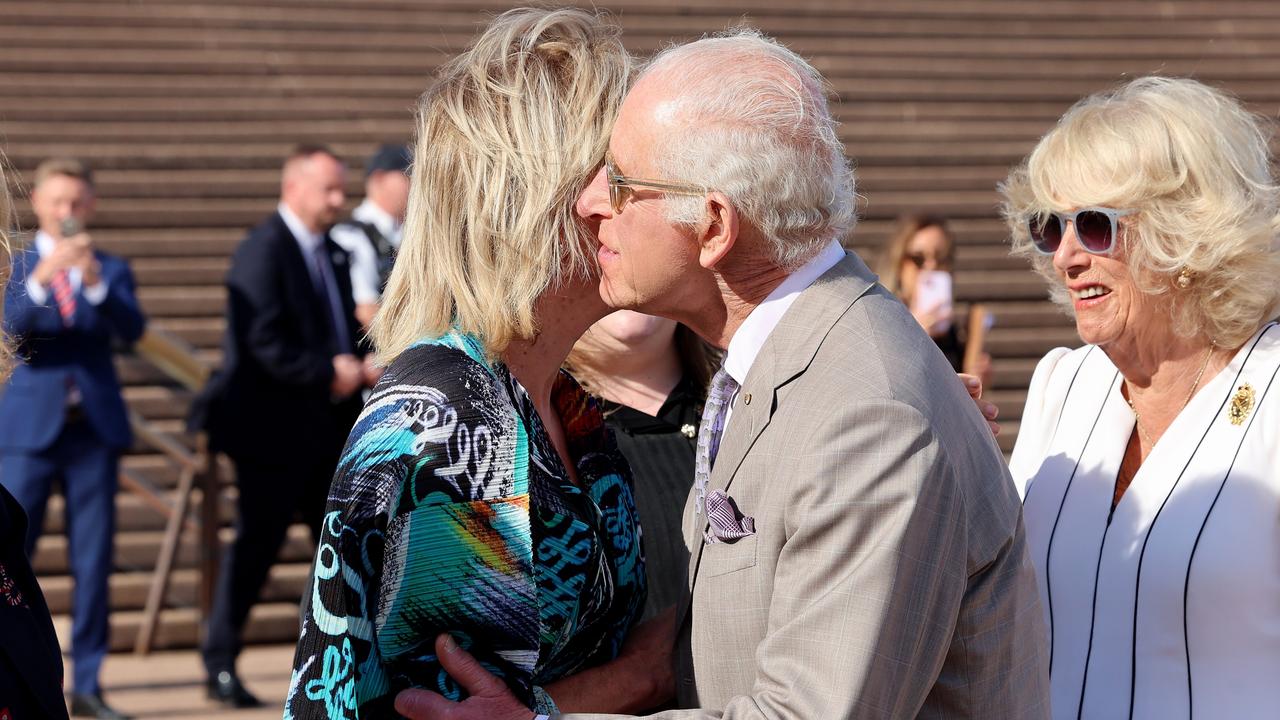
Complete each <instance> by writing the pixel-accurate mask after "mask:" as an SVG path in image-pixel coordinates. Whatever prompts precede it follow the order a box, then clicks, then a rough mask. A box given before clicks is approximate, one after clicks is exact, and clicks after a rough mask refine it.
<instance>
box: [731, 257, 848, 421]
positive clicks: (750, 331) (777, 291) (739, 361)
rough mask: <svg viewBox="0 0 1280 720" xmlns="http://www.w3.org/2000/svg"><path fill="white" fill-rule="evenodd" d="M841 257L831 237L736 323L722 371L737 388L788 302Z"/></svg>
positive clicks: (733, 400)
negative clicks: (823, 246)
mask: <svg viewBox="0 0 1280 720" xmlns="http://www.w3.org/2000/svg"><path fill="white" fill-rule="evenodd" d="M844 256H845V250H844V248H843V247H841V246H840V243H838V242H836V241H834V240H832V241H831V242H830V243H829V244H828V245H827V246H826V247H825V248H823V249H822V251H821V252H819V253H818V255H817V256H816V257H814V258H813V259H812V260H810V261H809V262H807V263H805V264H804V265H801V266H800V267H799V268H798V269H797V270H796V271H795V272H793V273H791V274H790V275H788V276H787V278H786V279H785V280H783V281H782V283H781V284H780V285H778V287H776V288H774V289H773V292H771V293H769V296H768V297H766V298H765V299H764V302H762V303H760V304H759V305H757V306H756V307H755V309H753V310H752V311H751V313H750V314H748V315H747V319H746V320H743V321H742V325H740V326H738V330H737V332H735V333H734V334H733V338H731V339H730V340H729V349H728V350H727V351H725V354H724V370H725V372H726V373H728V374H729V377H731V378H733V379H734V381H736V382H737V383H738V386H739V387H741V386H742V384H743V383H745V382H746V381H747V373H748V372H750V371H751V366H752V365H753V364H754V363H755V361H756V356H757V355H759V354H760V350H761V348H763V347H764V343H765V341H766V340H768V339H769V335H771V334H772V333H773V329H774V328H775V327H777V326H778V322H780V321H781V320H782V316H783V315H786V314H787V310H789V309H791V305H792V303H794V302H795V301H796V298H798V297H800V293H802V292H804V291H805V290H806V289H808V287H809V286H810V285H812V284H813V283H814V282H815V281H816V280H817V279H818V278H820V277H822V275H823V274H824V273H826V272H827V271H828V270H830V269H831V268H833V267H835V266H836V263H838V262H840V261H841V260H843V259H844ZM737 400H738V396H737V393H734V396H733V398H732V399H731V400H730V402H729V408H728V409H727V410H726V411H725V416H724V430H723V431H722V432H724V433H727V432H728V428H729V420H730V419H732V418H733V406H734V405H735V404H736V403H737Z"/></svg>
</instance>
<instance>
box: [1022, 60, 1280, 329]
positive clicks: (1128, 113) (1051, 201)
mask: <svg viewBox="0 0 1280 720" xmlns="http://www.w3.org/2000/svg"><path fill="white" fill-rule="evenodd" d="M1262 123H1263V121H1262V120H1261V119H1260V118H1256V117H1255V116H1253V115H1252V114H1251V113H1249V112H1248V111H1246V110H1245V109H1244V107H1242V106H1241V104H1240V103H1239V102H1238V101H1237V100H1235V99H1234V98H1232V97H1229V96H1228V95H1226V94H1225V93H1223V92H1222V91H1220V90H1216V89H1214V88H1211V87H1209V86H1207V85H1204V84H1201V83H1199V82H1196V81H1195V80H1190V79H1185V78H1162V77H1145V78H1140V79H1137V80H1134V81H1132V82H1130V83H1128V84H1126V85H1123V86H1121V87H1119V88H1117V89H1115V90H1112V91H1109V92H1105V93H1099V94H1097V95H1092V96H1090V97H1087V98H1085V99H1083V100H1081V101H1080V102H1078V103H1076V105H1075V106H1074V107H1072V108H1071V109H1070V110H1068V111H1067V114H1066V115H1064V116H1063V117H1062V119H1061V120H1059V121H1058V124H1057V126H1056V127H1055V128H1054V129H1053V130H1052V131H1050V132H1049V133H1048V134H1047V135H1045V136H1044V137H1043V138H1042V139H1041V140H1040V142H1039V144H1038V145H1036V148H1035V150H1033V151H1032V153H1031V155H1030V156H1028V158H1027V159H1026V161H1025V162H1024V163H1023V164H1022V165H1021V166H1019V167H1017V168H1015V169H1014V170H1013V171H1012V172H1011V173H1010V175H1009V177H1008V179H1006V180H1005V181H1004V182H1003V183H1002V184H1001V186H1000V192H1001V194H1002V195H1003V198H1004V201H1003V204H1002V211H1003V214H1004V216H1005V219H1006V221H1007V222H1008V224H1009V228H1010V230H1011V232H1012V242H1013V252H1014V253H1015V254H1018V255H1022V256H1025V257H1029V258H1031V260H1032V262H1033V264H1034V266H1035V268H1036V270H1037V271H1039V272H1040V274H1041V275H1043V276H1044V277H1045V278H1047V279H1048V280H1049V281H1050V284H1051V287H1053V293H1052V294H1053V297H1054V300H1055V301H1057V302H1059V304H1062V305H1064V306H1065V307H1067V308H1070V298H1069V297H1067V293H1066V291H1065V288H1063V287H1062V284H1061V283H1060V282H1059V281H1058V279H1057V278H1056V276H1055V275H1054V272H1053V267H1052V259H1051V258H1050V257H1048V256H1045V255H1040V254H1038V253H1037V252H1036V251H1035V249H1034V248H1033V246H1032V244H1031V238H1030V236H1029V233H1028V231H1027V220H1028V219H1029V218H1030V217H1033V216H1035V215H1037V214H1040V215H1043V214H1044V213H1046V212H1048V211H1065V210H1070V209H1075V208H1080V207H1088V206H1104V207H1111V208H1117V209H1131V210H1136V211H1137V213H1136V215H1133V216H1129V217H1128V218H1122V219H1121V238H1120V241H1121V242H1123V243H1124V247H1125V253H1126V257H1127V264H1128V266H1129V268H1130V272H1131V274H1132V277H1133V279H1134V282H1135V284H1136V287H1138V288H1139V290H1141V291H1142V292H1145V293H1147V294H1149V295H1153V296H1161V295H1167V296H1169V300H1170V301H1166V302H1165V303H1164V304H1165V306H1166V307H1168V308H1169V311H1170V321H1171V324H1172V325H1171V326H1172V328H1173V330H1174V331H1175V332H1176V333H1178V334H1179V335H1181V336H1184V337H1193V336H1196V335H1204V336H1206V337H1207V338H1208V339H1209V340H1210V341H1212V342H1214V343H1216V344H1217V345H1219V346H1221V347H1229V348H1235V347H1238V346H1240V345H1241V344H1243V343H1244V341H1245V340H1247V339H1248V338H1249V337H1250V336H1251V335H1253V333H1255V332H1256V331H1257V329H1258V328H1259V327H1260V326H1261V325H1262V324H1263V323H1265V322H1266V321H1267V320H1270V319H1271V318H1273V317H1274V316H1275V315H1276V312H1277V310H1278V309H1280V282H1277V281H1276V278H1277V277H1280V243H1278V242H1277V239H1278V238H1280V188H1278V187H1277V185H1276V182H1275V180H1274V177H1273V175H1272V169H1271V157H1270V154H1269V152H1268V148H1267V140H1268V137H1267V133H1264V131H1263V124H1262ZM1184 270H1185V271H1187V272H1189V273H1191V274H1192V283H1191V285H1190V287H1188V288H1186V289H1180V288H1178V287H1177V285H1176V280H1177V277H1178V274H1179V273H1182V272H1183V271H1184Z"/></svg>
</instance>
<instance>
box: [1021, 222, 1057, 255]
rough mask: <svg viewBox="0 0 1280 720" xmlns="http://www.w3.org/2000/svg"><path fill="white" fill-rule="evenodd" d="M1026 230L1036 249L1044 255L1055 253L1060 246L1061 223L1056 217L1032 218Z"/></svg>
mask: <svg viewBox="0 0 1280 720" xmlns="http://www.w3.org/2000/svg"><path fill="white" fill-rule="evenodd" d="M1027 229H1028V231H1029V232H1030V233H1031V242H1032V243H1034V244H1035V246H1036V249H1037V250H1039V251H1040V252H1042V253H1045V254H1046V255H1052V254H1053V253H1055V252H1057V251H1058V246H1059V245H1061V244H1062V221H1061V220H1059V219H1058V216H1056V215H1044V216H1035V217H1032V218H1031V221H1030V223H1029V227H1028V228H1027Z"/></svg>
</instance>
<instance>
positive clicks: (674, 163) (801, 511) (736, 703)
mask: <svg viewBox="0 0 1280 720" xmlns="http://www.w3.org/2000/svg"><path fill="white" fill-rule="evenodd" d="M853 204H854V192H853V177H852V173H851V172H850V171H849V169H848V167H847V164H846V161H845V159H844V156H843V148H842V146H841V144H840V142H839V140H838V139H837V137H836V133H835V129H834V122H833V121H832V119H831V117H830V113H829V110H828V107H827V103H826V99H825V96H824V87H823V82H822V79H821V77H820V76H819V75H818V73H817V72H816V71H815V70H814V69H813V68H812V67H810V66H809V65H808V64H807V63H805V62H804V61H803V60H801V59H800V58H799V57H797V56H796V55H795V54H793V53H791V52H790V51H788V50H787V49H785V48H783V47H782V46H780V45H778V44H776V43H773V42H771V41H769V40H767V39H764V38H761V37H759V36H757V35H755V34H751V33H739V34H736V35H734V36H731V37H722V38H712V39H706V40H701V41H698V42H695V43H691V44H689V45H685V46H682V47H678V48H673V49H671V50H668V51H666V52H664V53H663V54H661V55H660V56H658V57H657V58H656V59H655V60H654V61H653V63H651V64H650V66H649V67H648V69H647V70H646V71H645V72H644V73H643V74H642V75H641V77H640V78H639V80H638V81H637V82H636V85H635V86H634V88H633V89H632V90H631V92H630V94H629V95H628V96H627V99H626V102H625V103H624V104H623V107H622V110H621V113H620V115H619V118H618V120H617V124H616V125H615V127H614V131H613V135H612V138H611V140H610V154H609V157H608V158H607V160H606V164H605V168H604V169H602V170H601V172H600V174H599V175H598V176H597V177H596V178H595V179H594V180H593V181H592V182H591V184H590V186H589V187H588V188H587V189H586V191H585V192H584V193H583V194H582V196H581V198H580V199H579V201H578V212H579V214H580V215H582V216H583V217H584V218H586V219H587V220H588V221H589V222H591V223H593V224H595V225H596V226H598V234H599V238H600V250H599V260H600V266H601V272H602V279H601V293H602V295H603V296H604V297H605V299H606V300H607V301H608V302H609V303H610V304H611V305H614V306H617V307H628V308H636V309H639V310H642V311H644V312H648V313H654V314H659V315H666V316H668V317H672V318H674V319H676V320H679V321H681V322H684V323H686V324H688V325H689V326H691V327H692V328H694V329H695V330H696V331H697V332H698V333H699V334H700V335H702V336H703V337H705V338H706V339H707V340H709V341H711V342H712V343H714V344H716V345H718V346H720V347H723V348H725V349H726V355H725V360H724V366H723V368H722V370H721V372H719V373H717V376H716V378H715V379H714V380H713V381H712V389H711V395H710V397H709V398H708V401H707V407H706V410H705V411H704V416H703V423H702V429H701V431H700V437H699V458H698V465H699V468H698V470H699V471H698V477H697V478H696V479H695V490H694V492H693V493H691V495H690V498H689V502H688V505H687V508H686V513H685V517H686V520H685V541H686V543H687V544H688V545H689V548H690V552H691V560H690V566H689V578H690V580H689V595H688V598H687V609H686V610H685V613H684V615H683V621H682V624H681V628H680V631H679V633H678V639H677V640H676V650H675V676H676V680H675V683H676V687H675V691H676V695H677V701H678V705H679V706H680V707H682V708H687V709H682V710H668V711H665V712H663V713H660V715H659V717H664V718H766V717H767V718H811V719H814V720H817V719H819V718H823V719H825V718H906V717H945V718H959V717H993V718H994V717H999V718H1038V717H1048V704H1047V697H1048V695H1047V693H1048V672H1047V652H1046V645H1047V636H1046V634H1045V631H1044V625H1043V621H1042V616H1041V610H1040V605H1039V602H1038V600H1037V591H1036V585H1035V578H1034V575H1033V570H1032V567H1031V564H1030V562H1029V558H1028V557H1027V551H1026V542H1025V538H1024V534H1023V529H1022V523H1021V512H1020V505H1019V501H1018V497H1017V494H1016V492H1015V490H1014V487H1013V484H1012V482H1011V480H1010V478H1009V475H1008V472H1007V470H1006V469H1005V466H1004V463H1003V460H1002V458H1001V455H1000V452H999V450H998V449H997V447H996V445H995V444H994V443H993V442H992V439H991V437H990V434H989V433H988V430H987V427H986V425H985V424H984V422H983V419H982V417H981V416H980V415H979V414H978V412H976V411H975V409H974V407H973V404H972V403H971V402H970V401H969V399H968V397H967V396H966V394H965V390H964V388H963V387H962V386H961V384H960V383H959V382H957V381H956V380H955V375H954V374H953V373H952V372H951V370H950V369H949V366H948V365H947V363H946V361H945V360H944V359H943V357H942V356H941V354H940V353H939V352H938V351H937V348H936V346H935V345H934V344H933V343H932V342H931V341H930V340H929V338H928V337H927V336H926V335H925V334H924V333H923V332H922V331H921V330H920V328H919V326H918V325H917V324H916V323H915V322H914V321H913V320H912V318H911V315H910V314H909V313H908V312H907V310H906V308H904V307H903V306H902V304H901V303H899V302H898V301H897V300H896V299H894V297H893V296H892V295H891V294H890V293H889V292H887V291H886V290H885V289H884V288H883V287H881V286H879V285H878V284H876V281H875V277H874V275H872V274H871V272H870V271H869V270H868V269H867V268H866V266H865V265H864V264H863V263H862V262H861V261H860V260H859V259H858V258H857V256H855V255H853V254H850V253H846V252H845V251H844V250H843V249H842V248H841V246H840V242H839V241H840V238H841V237H842V236H843V235H844V234H846V233H847V232H848V231H849V230H850V229H851V228H852V226H853V224H854V212H853ZM438 648H439V649H440V650H441V651H442V654H444V655H446V656H447V657H448V658H449V660H448V661H447V662H446V663H445V665H446V667H448V668H449V669H450V671H451V672H452V673H453V674H454V675H455V677H456V679H458V680H459V681H460V682H461V683H462V685H463V687H466V688H468V689H469V690H470V691H471V698H470V699H468V700H467V701H465V702H463V703H461V704H458V705H452V704H446V703H445V702H444V701H443V699H442V698H440V697H439V696H434V695H431V694H429V693H426V692H424V691H406V692H405V693H403V694H402V696H401V698H400V704H399V707H400V708H401V710H402V711H403V712H405V714H407V715H409V716H410V717H450V718H457V717H470V716H471V715H468V714H467V713H468V712H469V711H472V710H474V711H475V712H476V713H477V714H476V715H474V716H475V717H478V716H479V715H481V714H483V715H484V716H486V717H510V718H520V719H521V720H527V718H529V716H530V714H531V713H530V712H529V711H528V710H527V709H526V710H523V711H521V710H520V709H519V708H516V707H512V706H511V703H510V702H509V700H508V699H507V695H508V694H507V693H506V692H505V689H504V688H502V687H501V683H497V682H495V681H492V680H491V678H488V677H486V676H485V675H484V674H483V673H481V672H480V671H478V667H477V666H476V665H475V663H474V662H472V661H471V660H470V659H469V657H468V656H467V655H466V654H465V653H464V652H463V651H461V650H458V649H456V645H454V644H453V643H451V642H449V641H448V640H447V639H442V640H441V641H440V643H439V645H438ZM605 670H606V671H607V666H606V668H605ZM588 672H590V671H588ZM608 680H609V678H608V677H607V675H602V676H601V677H600V678H599V679H598V682H599V683H601V684H602V685H606V684H607V682H608ZM567 717H573V718H578V717H580V716H578V715H570V716H567Z"/></svg>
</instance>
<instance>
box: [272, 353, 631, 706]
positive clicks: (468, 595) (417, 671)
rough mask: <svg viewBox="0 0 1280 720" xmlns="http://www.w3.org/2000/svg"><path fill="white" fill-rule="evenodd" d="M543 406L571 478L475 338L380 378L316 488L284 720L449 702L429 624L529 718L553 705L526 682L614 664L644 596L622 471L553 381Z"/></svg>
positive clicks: (571, 386) (610, 445)
mask: <svg viewBox="0 0 1280 720" xmlns="http://www.w3.org/2000/svg"><path fill="white" fill-rule="evenodd" d="M553 399H554V403H555V406H556V410H557V414H558V415H559V417H560V419H561V422H562V423H563V425H564V428H565V434H566V437H567V440H568V444H569V448H570V453H571V455H572V457H573V458H574V461H575V464H576V470H577V475H578V483H577V484H574V483H573V482H571V481H570V480H569V478H568V474H567V473H566V471H565V469H564V466H563V465H562V464H561V461H560V456H559V455H558V454H557V453H556V451H555V448H554V446H553V445H552V443H551V441H550V439H549V437H548V436H547V433H546V430H545V429H544V428H543V426H542V423H541V422H540V420H539V418H538V415H537V413H536V412H535V411H534V409H533V405H532V403H531V401H530V399H529V397H528V395H527V394H526V393H525V391H524V389H523V388H522V387H521V386H520V384H519V383H518V382H516V381H515V380H514V379H513V378H512V377H511V374H510V372H509V371H508V370H507V368H506V367H505V366H503V365H501V364H495V363H490V362H486V360H485V359H484V356H483V353H482V352H481V349H480V346H479V344H478V343H476V342H475V341H474V340H472V339H470V338H468V337H466V336H462V335H458V334H451V335H448V336H445V337H443V338H439V339H436V340H432V341H427V342H423V343H420V344H419V345H417V346H415V347H414V348H412V349H410V350H409V351H408V352H406V353H404V354H403V355H402V356H401V357H399V358H398V359H397V360H396V361H395V362H394V363H393V364H392V366H391V367H390V368H388V369H387V372H386V374H385V375H384V376H383V379H382V381H381V382H380V383H379V384H378V387H377V388H376V389H375V390H374V393H373V395H372V396H371V397H370V398H369V401H368V403H367V404H366V405H365V408H364V412H363V413H362V414H361V416H360V419H359V420H358V421H357V422H356V426H355V428H354V429H353V430H352V432H351V437H350V438H349V439H348V441H347V446H346V449H345V450H344V451H343V455H342V459H341V461H340V463H339V466H338V469H337V473H336V475H335V477H334V481H333V485H332V487H331V488H330V491H329V501H328V509H327V515H326V517H325V523H324V529H323V533H322V537H321V539H320V546H319V549H318V551H317V553H316V560H315V564H314V567H313V571H312V579H311V586H310V589H309V591H308V594H307V597H306V598H304V601H303V626H302V635H301V638H300V639H299V641H298V650H297V654H296V656H295V658H294V669H293V676H292V679H291V683H290V688H289V695H288V699H287V700H286V703H285V715H284V716H285V718H286V719H287V718H324V719H326V720H339V719H340V718H372V717H398V716H397V715H395V713H394V710H393V709H392V701H393V699H394V697H395V694H396V693H397V692H399V691H400V690H402V689H404V688H408V687H423V688H427V689H430V690H434V691H436V692H439V693H442V694H444V695H445V696H446V697H449V698H453V699H462V698H463V697H464V695H463V692H462V690H461V689H460V688H459V687H458V686H457V685H456V684H455V683H453V681H452V680H451V679H450V678H449V677H448V676H447V675H446V674H445V673H444V672H442V670H441V668H440V664H439V662H438V660H437V658H436V656H435V649H434V642H435V638H436V636H437V635H438V634H439V633H441V632H450V633H452V634H453V636H454V637H455V638H456V639H457V640H458V642H459V644H460V645H462V646H463V647H466V648H468V649H469V650H470V651H471V652H472V653H474V654H475V655H476V657H477V658H478V659H479V660H480V661H481V662H482V663H484V664H485V666H486V667H488V668H489V669H490V670H491V671H492V672H494V673H495V674H497V675H498V676H499V677H501V678H503V680H505V681H506V683H507V684H508V686H509V687H511V689H512V690H513V691H514V692H515V693H516V695H517V696H519V697H520V698H521V699H522V700H524V701H525V702H526V703H527V704H528V705H529V707H530V708H531V709H533V710H535V711H537V712H547V713H550V712H554V711H555V707H554V705H553V703H552V702H551V701H550V699H549V698H548V697H547V696H546V695H545V694H544V693H543V692H542V691H541V687H542V686H543V685H546V684H548V683H551V682H554V681H555V680H558V679H559V678H561V677H564V676H565V675H568V674H571V673H574V672H576V671H578V670H581V669H584V668H586V667H590V666H592V665H597V664H599V663H601V662H604V661H607V660H609V659H612V658H613V657H615V656H616V655H617V654H618V651H619V649H620V647H621V644H622V641H623V638H624V637H625V636H626V634H627V631H628V630H629V629H630V627H631V626H632V624H633V623H634V622H635V620H636V619H637V618H638V617H639V615H640V611H641V609H642V608H643V606H644V597H645V580H644V560H643V557H642V554H641V549H640V537H639V524H638V520H637V517H636V511H635V503H634V500H633V498H632V491H631V474H630V470H629V468H628V467H627V464H626V461H625V460H624V459H623V458H622V456H621V454H620V453H619V452H618V450H617V448H616V446H615V444H614V441H613V436H612V435H611V434H610V432H609V431H608V430H606V429H605V427H604V423H603V417H602V416H601V414H600V411H599V409H598V407H597V406H596V405H595V403H594V401H592V400H590V399H589V398H588V396H587V395H586V393H584V392H583V391H582V389H581V388H580V387H578V385H577V384H576V383H574V382H573V380H572V379H571V378H569V376H568V375H562V376H561V378H560V381H559V382H558V383H557V385H556V388H555V390H554V392H553Z"/></svg>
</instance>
